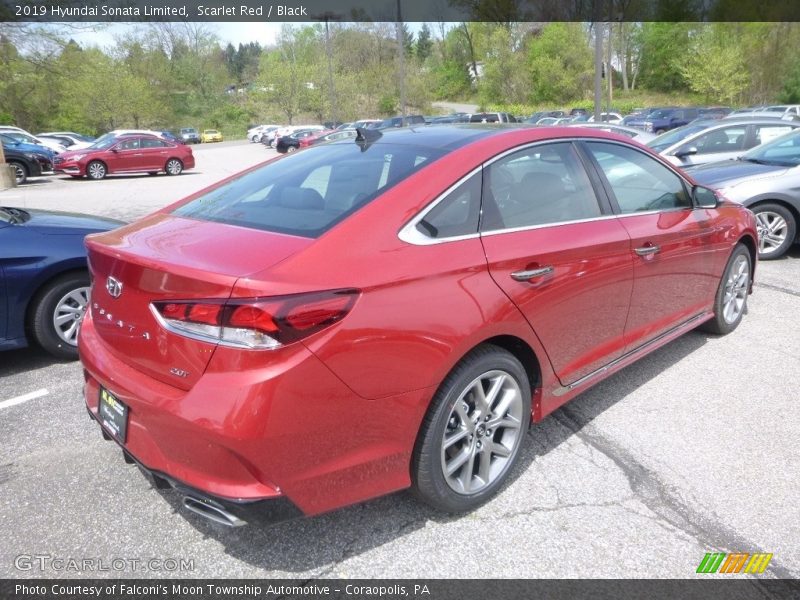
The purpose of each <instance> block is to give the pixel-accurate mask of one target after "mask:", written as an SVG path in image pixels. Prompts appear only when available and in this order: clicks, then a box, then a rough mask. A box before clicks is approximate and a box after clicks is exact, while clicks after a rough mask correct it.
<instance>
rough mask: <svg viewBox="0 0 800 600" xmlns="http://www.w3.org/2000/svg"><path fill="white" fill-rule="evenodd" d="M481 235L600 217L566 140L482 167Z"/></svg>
mask: <svg viewBox="0 0 800 600" xmlns="http://www.w3.org/2000/svg"><path fill="white" fill-rule="evenodd" d="M483 197H484V210H483V217H482V222H481V231H492V230H498V229H513V228H518V227H532V226H536V225H547V224H551V223H563V222H566V221H579V220H583V219H591V218H594V217H599V216H600V214H601V212H600V206H599V205H598V203H597V198H596V197H595V194H594V190H593V189H592V186H591V183H590V182H589V178H588V176H587V175H586V171H585V170H584V168H583V165H582V164H581V162H580V159H579V158H578V156H577V154H576V152H575V148H574V147H573V146H572V144H571V143H569V142H562V143H554V144H541V145H537V146H532V147H530V148H526V149H524V150H520V151H518V152H515V153H513V154H510V155H509V156H506V157H504V158H502V159H500V160H498V161H495V162H494V163H492V164H490V165H489V166H488V167H487V168H486V169H485V176H484V189H483Z"/></svg>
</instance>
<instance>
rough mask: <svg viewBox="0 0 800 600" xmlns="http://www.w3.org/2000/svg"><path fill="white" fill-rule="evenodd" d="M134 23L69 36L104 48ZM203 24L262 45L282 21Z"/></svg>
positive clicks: (235, 40)
mask: <svg viewBox="0 0 800 600" xmlns="http://www.w3.org/2000/svg"><path fill="white" fill-rule="evenodd" d="M136 25H137V24H133V23H113V24H106V25H105V26H104V27H102V29H100V30H99V31H95V32H90V31H86V32H80V33H72V34H70V37H72V38H73V39H74V40H75V41H76V42H78V43H79V44H81V45H86V46H90V45H91V46H100V47H101V48H105V47H108V46H113V45H114V36H116V35H121V34H123V33H125V32H126V31H128V30H130V29H131V28H132V27H135V26H136ZM205 25H206V26H207V27H208V28H209V29H211V30H213V31H214V32H216V34H217V36H219V38H220V40H221V41H222V45H223V46H225V45H227V44H228V42H230V43H231V44H233V45H234V46H238V45H239V44H240V43H241V44H247V43H248V42H258V43H259V44H261V45H262V46H268V45H270V44H273V43H274V42H275V40H276V39H277V36H278V34H279V33H280V30H281V27H282V26H283V25H284V23H277V22H270V23H264V22H262V23H257V22H246V23H205ZM292 25H294V26H302V25H304V23H292ZM421 26H422V23H408V27H409V29H410V30H411V31H412V33H417V32H418V31H419V29H420V27H421Z"/></svg>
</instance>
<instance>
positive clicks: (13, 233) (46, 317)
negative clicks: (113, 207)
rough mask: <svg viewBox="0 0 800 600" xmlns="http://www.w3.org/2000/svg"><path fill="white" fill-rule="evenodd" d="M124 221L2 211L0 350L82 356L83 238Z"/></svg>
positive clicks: (85, 288)
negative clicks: (32, 349)
mask: <svg viewBox="0 0 800 600" xmlns="http://www.w3.org/2000/svg"><path fill="white" fill-rule="evenodd" d="M123 224H124V223H122V222H121V221H116V220H113V219H105V218H101V217H93V216H90V215H80V214H74V213H59V212H50V211H43V210H33V209H30V210H23V209H20V208H6V207H0V350H11V349H13V348H23V347H25V346H27V345H29V344H30V343H37V344H38V345H39V346H41V347H42V348H44V350H46V351H47V352H49V353H50V354H52V355H54V356H56V357H58V358H63V359H76V358H77V357H78V347H77V339H78V326H79V325H80V322H81V319H82V318H83V313H84V312H85V311H86V310H87V309H88V307H89V290H90V281H89V272H88V270H87V266H86V248H85V247H84V245H83V238H84V237H85V236H86V235H87V234H90V233H97V232H100V231H108V230H110V229H115V228H117V227H119V226H120V225H123Z"/></svg>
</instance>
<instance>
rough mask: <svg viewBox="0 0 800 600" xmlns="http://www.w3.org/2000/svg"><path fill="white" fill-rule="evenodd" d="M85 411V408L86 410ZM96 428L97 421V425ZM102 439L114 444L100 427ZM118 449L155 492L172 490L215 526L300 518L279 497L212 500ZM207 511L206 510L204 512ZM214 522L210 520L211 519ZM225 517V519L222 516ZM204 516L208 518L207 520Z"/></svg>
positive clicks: (210, 495) (298, 511)
mask: <svg viewBox="0 0 800 600" xmlns="http://www.w3.org/2000/svg"><path fill="white" fill-rule="evenodd" d="M87 408H88V407H87ZM88 413H89V416H90V417H91V418H92V420H94V421H97V414H96V413H94V412H92V411H91V410H90V409H89V410H88ZM97 423H98V424H99V421H97ZM101 431H102V433H103V438H104V439H106V440H108V441H116V440H114V438H113V437H111V436H110V435H109V434H108V433H106V431H105V429H103V428H102V426H101ZM119 445H120V447H121V448H122V456H123V458H124V460H125V462H126V463H128V464H131V465H136V466H137V467H139V470H140V471H141V472H142V474H143V475H144V476H145V477H146V478H147V480H148V481H149V482H150V484H151V485H152V486H153V487H155V488H157V489H172V490H175V491H176V492H178V493H179V494H180V495H181V496H182V498H183V503H184V506H187V507H191V506H199V507H206V510H205V511H203V512H205V513H206V514H203V513H202V512H201V510H202V508H201V509H200V510H198V509H197V508H189V510H191V511H192V512H195V513H198V514H203V516H205V517H206V518H209V519H211V520H213V521H216V522H218V523H222V524H224V525H228V526H231V527H238V526H240V525H245V524H247V523H258V524H272V523H280V522H281V521H288V520H290V519H296V518H297V517H301V516H303V513H302V511H300V509H299V508H297V507H296V506H295V505H294V504H292V503H291V501H289V499H287V498H285V497H283V496H279V497H276V498H269V499H264V500H241V499H234V498H223V497H221V496H214V495H213V494H209V493H207V492H204V491H203V490H200V489H197V488H195V487H192V486H190V485H187V484H186V483H184V482H182V481H179V480H177V479H175V478H173V477H170V476H169V475H167V474H166V473H162V472H161V471H156V470H155V469H150V468H148V467H147V466H145V465H144V464H143V463H142V462H141V461H140V460H138V459H137V458H136V457H135V456H133V455H132V454H131V453H130V452H129V451H128V450H126V449H125V448H124V446H122V445H121V444H119ZM208 507H210V508H208ZM215 514H216V515H217V516H218V518H213V515H215ZM224 514H227V515H229V516H228V517H227V518H225V517H224V516H223V515H224ZM208 515H212V516H211V517H209V516H208Z"/></svg>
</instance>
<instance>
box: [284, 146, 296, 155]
mask: <svg viewBox="0 0 800 600" xmlns="http://www.w3.org/2000/svg"><path fill="white" fill-rule="evenodd" d="M296 151H297V148H296V147H294V146H288V147H287V148H286V154H291V153H292V152H296Z"/></svg>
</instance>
